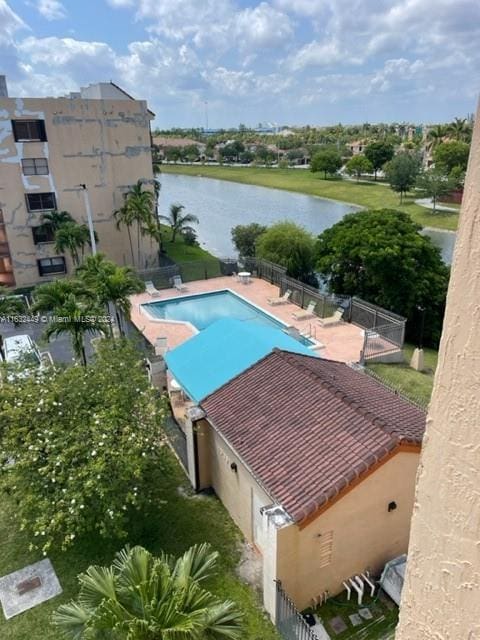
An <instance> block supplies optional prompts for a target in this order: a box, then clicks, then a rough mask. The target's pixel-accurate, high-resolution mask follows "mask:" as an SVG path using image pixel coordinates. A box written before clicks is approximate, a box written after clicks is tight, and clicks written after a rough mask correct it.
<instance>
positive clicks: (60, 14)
mask: <svg viewBox="0 0 480 640" xmlns="http://www.w3.org/2000/svg"><path fill="white" fill-rule="evenodd" d="M37 9H38V11H39V13H41V14H42V16H43V17H44V18H46V19H47V20H61V19H62V18H65V17H66V15H67V12H66V10H65V7H64V6H63V4H62V3H61V2H60V1H59V0H39V1H38V5H37Z"/></svg>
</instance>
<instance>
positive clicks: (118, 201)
mask: <svg viewBox="0 0 480 640" xmlns="http://www.w3.org/2000/svg"><path fill="white" fill-rule="evenodd" d="M4 93H5V92H4ZM152 118H153V114H152V112H151V111H149V109H148V107H147V104H146V102H145V101H143V100H135V99H133V98H132V97H131V96H129V95H128V94H126V93H125V92H124V91H123V90H122V89H120V88H119V87H117V86H116V85H114V84H112V83H99V84H97V85H91V86H90V87H86V88H83V89H81V91H80V92H78V93H74V94H70V95H69V96H67V97H61V98H9V97H6V96H0V285H2V284H3V285H6V286H9V287H26V286H31V285H36V284H38V283H41V282H44V281H46V280H49V279H52V278H54V277H59V276H63V275H64V274H71V273H72V272H73V270H74V267H73V264H72V261H71V258H70V256H69V255H68V254H59V253H58V252H57V251H56V250H55V247H54V238H53V232H52V230H51V229H50V228H48V226H47V227H45V226H43V224H42V222H43V221H42V217H43V214H44V213H45V212H47V211H51V210H53V209H57V210H59V211H68V212H69V213H70V214H71V215H72V217H73V218H74V220H75V221H76V222H78V223H80V224H84V223H87V212H86V202H85V194H84V187H83V186H82V185H85V187H86V190H87V193H88V199H89V202H90V207H91V211H92V218H93V224H94V229H95V232H96V234H97V236H98V243H97V250H98V251H99V252H102V253H105V254H106V255H107V256H108V257H109V258H110V259H112V260H114V261H115V262H117V263H118V264H120V265H124V264H130V265H132V264H133V265H134V266H135V267H137V268H139V269H144V268H148V267H153V266H157V264H158V263H157V251H156V247H155V245H154V244H153V243H152V242H151V241H150V240H149V239H148V238H146V237H140V239H139V240H140V251H138V239H137V236H136V233H137V230H136V228H134V227H132V228H131V242H130V239H129V237H128V233H127V230H126V229H125V228H123V229H121V230H118V229H117V227H116V222H115V219H114V216H113V213H114V211H115V210H117V209H119V208H120V207H121V206H122V204H123V203H124V199H125V194H126V193H127V192H128V190H129V189H130V187H131V186H133V185H134V184H135V183H136V182H137V181H138V180H141V181H142V182H144V183H145V184H146V185H150V186H149V187H147V188H152V186H151V185H152V184H153V173H152V156H151V137H150V121H151V119H152ZM132 249H133V251H132ZM86 251H87V252H88V251H89V249H88V248H87V249H86Z"/></svg>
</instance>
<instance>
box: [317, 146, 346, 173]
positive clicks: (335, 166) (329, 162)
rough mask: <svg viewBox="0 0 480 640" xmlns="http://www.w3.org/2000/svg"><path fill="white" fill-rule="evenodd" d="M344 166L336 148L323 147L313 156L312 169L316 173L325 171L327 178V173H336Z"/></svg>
mask: <svg viewBox="0 0 480 640" xmlns="http://www.w3.org/2000/svg"><path fill="white" fill-rule="evenodd" d="M341 166H342V158H341V156H340V154H339V153H338V151H337V150H336V149H322V150H321V151H318V152H317V153H315V155H314V156H313V158H312V160H311V162H310V170H311V171H312V172H314V173H316V172H317V171H323V173H324V178H325V180H326V179H327V175H328V174H330V175H334V174H335V173H337V171H338V170H339V169H340V168H341Z"/></svg>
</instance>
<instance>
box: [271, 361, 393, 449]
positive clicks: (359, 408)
mask: <svg viewBox="0 0 480 640" xmlns="http://www.w3.org/2000/svg"><path fill="white" fill-rule="evenodd" d="M292 355H293V356H294V357H293V358H292V357H291V356H292ZM296 355H297V354H291V353H288V352H285V351H281V350H279V356H280V357H281V358H282V359H283V360H285V361H286V362H287V363H288V364H289V365H290V366H293V367H294V368H295V369H297V370H299V371H301V372H302V373H304V375H307V376H308V377H309V378H314V379H315V380H318V381H319V382H320V384H321V385H322V387H324V388H325V389H327V391H329V392H330V393H332V394H333V395H335V396H336V397H337V398H340V399H341V400H342V401H343V402H344V403H345V404H347V405H348V406H349V407H350V408H351V409H353V410H354V411H355V412H356V413H358V414H359V415H361V416H362V417H364V418H366V419H367V420H369V421H370V422H371V423H373V424H374V425H375V426H378V427H379V428H380V429H382V430H383V431H384V432H385V433H387V434H388V435H389V436H392V438H394V439H395V440H396V441H397V442H401V441H402V440H403V438H400V437H398V436H395V435H394V434H393V430H392V427H390V426H389V424H388V423H387V422H385V420H383V418H380V416H378V415H377V414H376V413H374V412H373V411H370V410H369V409H367V408H366V407H365V406H364V405H363V404H362V403H360V402H358V400H355V399H354V398H352V397H351V396H350V395H349V394H348V393H346V392H345V391H342V389H340V388H339V387H337V386H335V385H334V384H333V383H332V382H331V381H330V380H326V379H325V378H324V377H323V376H322V375H321V374H320V373H318V372H316V371H312V369H310V368H309V367H307V366H305V365H304V364H303V363H298V362H295V356H296ZM298 355H301V354H298ZM305 357H307V356H305ZM292 360H293V362H292ZM320 360H321V358H320ZM329 362H335V364H343V365H344V366H348V365H346V364H345V363H344V362H338V361H335V360H329ZM356 373H357V372H356ZM372 379H373V378H372ZM375 382H376V381H375ZM379 386H380V385H379Z"/></svg>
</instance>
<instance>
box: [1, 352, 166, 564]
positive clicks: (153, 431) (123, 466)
mask: <svg viewBox="0 0 480 640" xmlns="http://www.w3.org/2000/svg"><path fill="white" fill-rule="evenodd" d="M163 418H164V409H163V407H162V406H161V405H160V404H159V401H158V400H157V397H156V393H155V391H154V389H153V388H152V387H151V386H150V384H149V382H148V379H147V377H146V375H145V372H144V369H143V365H142V362H141V360H140V358H139V356H138V351H137V349H136V348H135V346H134V345H132V344H130V343H128V342H127V341H122V342H115V343H113V342H112V341H107V340H105V341H102V343H101V344H100V346H99V349H98V353H97V356H96V358H95V360H94V361H93V362H92V363H91V364H89V365H88V366H87V367H86V368H84V367H79V366H72V367H68V368H56V367H55V368H54V367H52V368H49V369H48V370H47V371H41V370H38V369H37V370H35V371H32V372H31V374H30V375H29V376H17V377H16V378H15V380H12V381H10V380H9V379H8V377H7V376H5V379H4V381H3V386H2V403H1V405H0V486H1V488H2V489H3V490H5V491H8V492H9V493H10V494H11V495H12V497H13V499H14V500H15V502H16V504H17V515H18V522H19V525H20V526H21V528H22V529H26V530H27V531H28V532H29V534H30V536H31V547H32V548H40V549H42V550H43V551H44V552H47V551H48V550H49V549H50V548H51V547H52V546H55V547H58V548H60V547H61V548H66V547H68V546H69V545H70V544H71V543H72V542H73V540H74V539H75V538H78V537H80V536H82V535H85V534H88V533H91V532H94V531H96V532H98V533H99V534H100V535H101V536H104V537H110V538H111V537H121V536H123V535H124V534H125V529H126V524H127V521H128V516H129V514H130V512H131V510H132V509H136V508H139V507H141V506H142V505H143V504H144V503H145V502H146V501H148V500H149V498H150V497H151V495H152V494H151V492H152V491H155V488H154V487H151V486H150V482H149V469H150V468H151V465H156V466H158V465H161V464H162V451H163V449H162V446H161V441H160V440H161V435H160V434H161V424H162V422H163Z"/></svg>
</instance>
